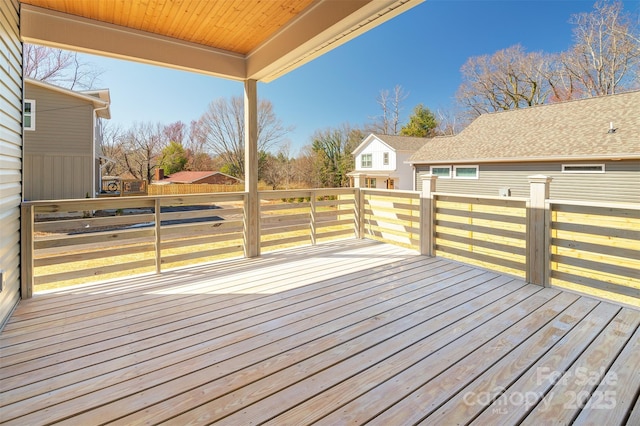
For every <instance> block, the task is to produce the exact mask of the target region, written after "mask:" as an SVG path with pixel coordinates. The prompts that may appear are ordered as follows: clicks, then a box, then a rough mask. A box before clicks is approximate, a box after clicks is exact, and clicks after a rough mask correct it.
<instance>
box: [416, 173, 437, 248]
mask: <svg viewBox="0 0 640 426" xmlns="http://www.w3.org/2000/svg"><path fill="white" fill-rule="evenodd" d="M436 179H438V176H434V175H432V174H426V175H422V192H421V193H420V254H422V255H425V256H430V257H433V256H435V249H434V246H435V244H434V243H435V238H434V229H435V215H434V211H435V209H434V207H435V206H434V204H435V203H434V201H433V193H434V192H436Z"/></svg>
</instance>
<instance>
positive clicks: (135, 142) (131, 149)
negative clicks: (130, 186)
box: [122, 123, 167, 182]
mask: <svg viewBox="0 0 640 426" xmlns="http://www.w3.org/2000/svg"><path fill="white" fill-rule="evenodd" d="M166 143H167V140H166V137H165V136H164V126H162V125H161V124H160V123H158V124H152V123H134V124H133V126H132V127H131V129H129V131H128V132H127V133H126V134H125V135H124V137H123V138H122V150H123V158H124V163H125V167H126V170H127V172H129V173H130V174H131V175H132V176H133V177H134V178H135V179H141V180H147V181H148V182H151V180H152V179H153V174H154V170H155V169H156V168H157V167H158V165H159V161H160V156H161V153H162V149H163V148H164V147H165V146H166Z"/></svg>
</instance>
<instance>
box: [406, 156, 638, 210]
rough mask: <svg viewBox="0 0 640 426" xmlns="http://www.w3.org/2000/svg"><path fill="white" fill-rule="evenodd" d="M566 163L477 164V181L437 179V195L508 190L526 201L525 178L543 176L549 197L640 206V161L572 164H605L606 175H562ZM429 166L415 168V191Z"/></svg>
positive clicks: (490, 193)
mask: <svg viewBox="0 0 640 426" xmlns="http://www.w3.org/2000/svg"><path fill="white" fill-rule="evenodd" d="M563 164H568V162H546V163H496V164H480V171H479V173H480V175H479V179H469V180H464V179H438V181H437V183H436V189H437V191H439V192H452V193H464V194H477V195H489V196H497V195H499V190H500V189H501V188H510V189H511V195H512V196H514V197H528V196H529V183H528V177H529V176H531V175H536V174H543V175H546V176H549V177H551V178H553V180H552V182H551V186H550V197H551V198H553V199H562V200H586V201H610V202H624V203H639V202H640V161H638V160H635V161H631V160H625V161H587V162H576V163H571V164H604V165H605V170H606V173H593V174H591V173H584V174H583V173H562V165H563ZM427 173H429V165H425V164H420V165H416V176H417V182H416V187H417V188H418V190H422V182H421V179H420V177H419V176H420V175H422V174H427Z"/></svg>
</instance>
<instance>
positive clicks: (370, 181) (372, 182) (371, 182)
mask: <svg viewBox="0 0 640 426" xmlns="http://www.w3.org/2000/svg"><path fill="white" fill-rule="evenodd" d="M364 186H365V188H377V186H376V178H365V180H364Z"/></svg>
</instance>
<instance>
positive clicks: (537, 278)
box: [526, 175, 552, 286]
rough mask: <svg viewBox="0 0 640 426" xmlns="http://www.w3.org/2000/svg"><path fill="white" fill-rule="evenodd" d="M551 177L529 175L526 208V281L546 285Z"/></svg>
mask: <svg viewBox="0 0 640 426" xmlns="http://www.w3.org/2000/svg"><path fill="white" fill-rule="evenodd" d="M551 180H552V178H550V177H548V176H544V175H534V176H529V185H530V193H531V195H530V201H529V208H528V209H527V210H528V211H527V276H526V279H527V282H529V283H531V284H537V285H540V286H548V285H549V283H548V282H545V277H548V276H549V272H548V269H549V265H548V264H547V262H546V259H547V258H548V256H547V251H548V250H549V232H550V229H549V214H548V212H547V203H546V201H547V199H548V198H549V184H550V183H551Z"/></svg>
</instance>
